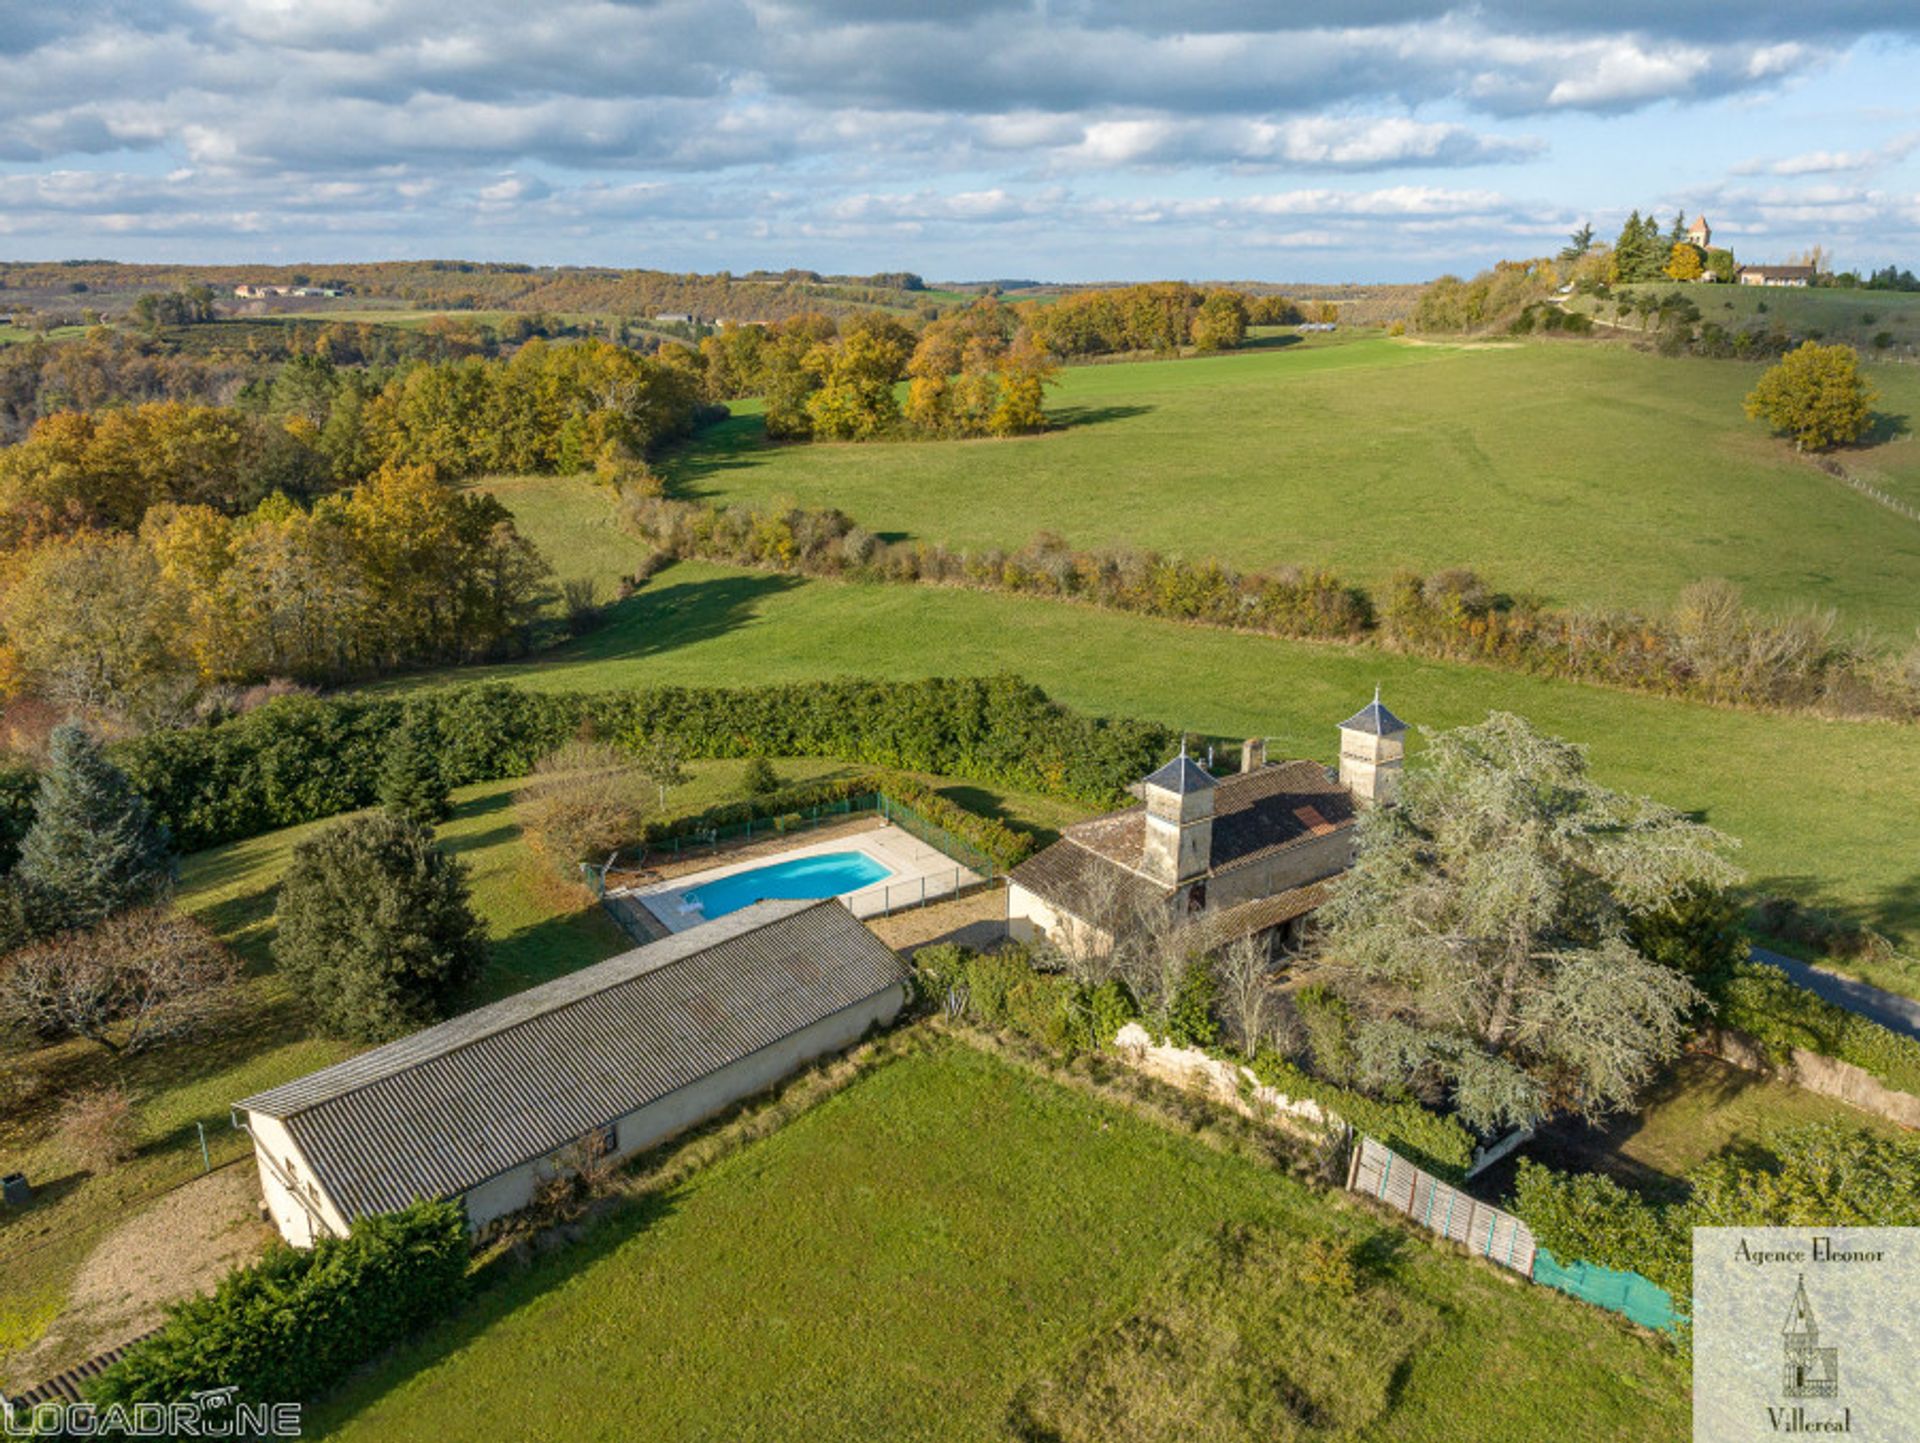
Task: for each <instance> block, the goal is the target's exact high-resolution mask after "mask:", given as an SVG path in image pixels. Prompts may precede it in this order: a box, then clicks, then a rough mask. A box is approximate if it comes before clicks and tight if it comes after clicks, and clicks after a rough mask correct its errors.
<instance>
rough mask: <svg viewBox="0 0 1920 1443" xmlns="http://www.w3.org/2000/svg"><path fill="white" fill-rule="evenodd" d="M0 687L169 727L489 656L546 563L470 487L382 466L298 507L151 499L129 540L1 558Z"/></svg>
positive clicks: (91, 536)
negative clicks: (220, 696) (308, 686)
mask: <svg viewBox="0 0 1920 1443" xmlns="http://www.w3.org/2000/svg"><path fill="white" fill-rule="evenodd" d="M8 570H9V573H10V575H9V577H8V580H7V584H6V586H5V590H4V591H0V637H4V640H3V641H0V677H4V678H5V680H6V681H7V683H8V685H9V686H10V687H11V688H12V689H13V690H16V691H20V690H25V691H30V692H32V693H34V694H36V695H39V696H42V697H44V698H46V699H48V700H50V701H53V702H55V703H57V704H59V705H61V706H63V707H66V708H69V709H71V710H73V711H76V712H79V713H81V714H85V715H93V716H105V717H113V718H116V719H119V720H122V721H126V722H132V723H135V724H137V725H147V726H151V725H164V724H169V723H177V722H178V721H180V720H182V719H183V718H184V717H186V716H187V715H190V714H191V712H192V709H193V708H194V706H195V705H196V704H197V703H198V701H199V700H200V698H201V697H202V696H203V695H204V694H205V692H206V691H207V689H208V688H209V687H214V686H219V685H223V684H238V683H246V682H253V681H259V680H263V679H267V678H275V677H282V678H293V679H295V680H300V681H309V682H338V681H343V680H347V679H350V678H354V677H361V676H369V675H375V674H378V673H380V672H383V671H387V670H390V669H393V668H395V667H400V666H407V665H414V664H421V663H428V662H445V661H469V660H474V659H477V658H481V657H486V656H493V655H497V654H500V653H501V652H503V651H504V650H507V649H510V648H511V647H512V646H514V645H515V644H516V643H517V642H518V641H519V640H520V639H522V638H523V637H524V636H525V635H526V630H527V628H528V627H529V625H530V624H531V623H532V621H533V620H534V618H535V616H536V614H537V613H538V611H539V610H540V607H541V606H542V604H543V603H544V601H545V600H546V598H547V596H548V579H549V576H550V568H549V567H548V565H547V563H546V561H545V559H544V558H543V557H542V556H541V555H540V553H539V552H538V551H537V550H536V549H535V547H534V546H533V544H532V543H531V542H530V541H528V540H527V539H526V538H525V537H523V536H521V535H520V534H519V532H518V531H517V530H516V529H515V528H514V525H513V519H512V516H511V514H510V513H509V512H508V511H507V509H506V508H505V507H504V506H503V505H501V503H500V502H499V501H498V500H497V499H496V498H494V497H493V496H490V495H488V494H486V493H484V492H463V491H455V490H452V489H450V488H448V487H446V486H444V485H442V484H440V483H439V482H438V481H437V480H436V479H434V476H433V474H432V473H431V471H429V470H428V469H427V468H425V467H420V466H388V467H385V468H383V469H382V470H380V471H379V472H378V473H376V474H375V475H374V476H372V477H371V478H369V479H368V480H367V481H365V482H362V483H361V484H360V485H358V486H356V487H354V488H352V489H351V490H349V491H344V492H333V493H329V494H328V495H325V496H322V497H321V498H320V499H319V500H318V501H316V502H315V503H314V504H313V505H312V506H311V507H305V506H302V505H300V504H299V503H298V502H296V501H293V500H291V499H289V498H288V497H287V496H285V495H284V494H276V495H274V496H271V497H269V498H268V499H267V500H266V501H263V502H262V503H260V505H258V506H257V507H255V508H254V509H253V510H251V511H249V512H246V513H244V514H242V515H238V516H235V515H230V514H228V513H227V512H225V511H222V510H220V509H218V508H216V507H213V506H210V505H205V504H190V505H180V504H174V503H163V504H161V505H158V506H155V507H153V508H151V509H149V510H148V511H147V512H146V513H145V515H144V516H143V517H142V518H141V522H140V525H139V528H138V530H137V531H127V530H105V529H96V528H85V529H78V530H75V531H73V532H71V533H68V534H65V535H57V536H52V537H49V538H47V539H45V540H43V541H42V542H41V543H40V544H38V545H36V546H33V547H31V548H29V549H26V550H24V551H21V552H17V553H16V554H15V555H14V556H13V557H12V558H11V563H10V565H9V568H8Z"/></svg>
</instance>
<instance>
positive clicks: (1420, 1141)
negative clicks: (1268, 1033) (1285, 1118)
mask: <svg viewBox="0 0 1920 1443" xmlns="http://www.w3.org/2000/svg"><path fill="white" fill-rule="evenodd" d="M1245 1065H1246V1067H1247V1068H1248V1070H1249V1071H1251V1072H1252V1073H1253V1075H1254V1076H1255V1077H1256V1078H1258V1079H1259V1080H1260V1082H1261V1084H1262V1085H1263V1086H1266V1087H1271V1088H1273V1089H1274V1090H1275V1091H1276V1092H1279V1093H1283V1094H1284V1095H1286V1096H1287V1097H1298V1098H1308V1099H1311V1100H1312V1101H1314V1102H1317V1103H1319V1104H1321V1105H1322V1106H1323V1107H1326V1108H1329V1109H1330V1110H1332V1111H1333V1112H1335V1113H1338V1114H1339V1116H1340V1118H1341V1120H1342V1121H1343V1122H1346V1123H1348V1124H1350V1125H1351V1126H1352V1127H1353V1128H1354V1129H1355V1130H1356V1131H1358V1132H1363V1133H1365V1134H1366V1135H1367V1136H1369V1137H1372V1138H1377V1139H1378V1140H1379V1141H1381V1142H1384V1143H1385V1144H1386V1145H1387V1146H1388V1147H1390V1148H1392V1149H1393V1150H1394V1151H1395V1152H1397V1153H1399V1154H1400V1155H1401V1156H1402V1157H1404V1158H1406V1159H1408V1160H1409V1161H1410V1162H1415V1163H1418V1164H1419V1165H1420V1166H1421V1167H1424V1168H1425V1169H1426V1170H1427V1171H1428V1172H1431V1173H1433V1174H1434V1175H1436V1176H1438V1177H1444V1178H1447V1179H1449V1180H1451V1181H1455V1182H1458V1181H1459V1180H1461V1179H1462V1178H1464V1177H1465V1176H1466V1174H1467V1169H1468V1168H1469V1167H1470V1166H1472V1164H1473V1134H1472V1133H1471V1132H1469V1131H1468V1130H1467V1129H1466V1127H1465V1126H1464V1125H1463V1124H1462V1123H1461V1122H1460V1121H1459V1120H1458V1119H1457V1118H1452V1117H1443V1116H1441V1115H1440V1114H1439V1113H1437V1112H1432V1111H1430V1110H1428V1109H1427V1108H1424V1107H1422V1106H1421V1105H1420V1104H1419V1103H1417V1102H1413V1101H1399V1102H1389V1101H1384V1100H1382V1099H1380V1098H1376V1097H1368V1096H1367V1095H1366V1094H1365V1093H1363V1092H1357V1091H1355V1090H1354V1089H1353V1088H1351V1087H1340V1086H1338V1085H1336V1084H1334V1083H1331V1082H1324V1081H1322V1080H1321V1079H1319V1078H1317V1077H1314V1076H1312V1075H1311V1074H1310V1073H1307V1072H1303V1071H1302V1070H1301V1069H1300V1068H1298V1067H1295V1066H1294V1065H1293V1064H1292V1063H1291V1062H1288V1061H1287V1060H1286V1059H1285V1058H1284V1057H1282V1056H1280V1054H1278V1053H1277V1052H1273V1051H1270V1050H1268V1049H1266V1048H1262V1049H1261V1050H1260V1051H1259V1052H1258V1053H1257V1054H1256V1055H1255V1056H1254V1058H1253V1060H1252V1061H1251V1062H1248V1063H1246V1064H1245Z"/></svg>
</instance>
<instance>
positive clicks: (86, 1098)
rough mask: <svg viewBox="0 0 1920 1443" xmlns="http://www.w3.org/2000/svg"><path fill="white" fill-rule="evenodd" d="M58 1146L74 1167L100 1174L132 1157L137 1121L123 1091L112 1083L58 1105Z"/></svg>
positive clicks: (138, 1132) (136, 1135)
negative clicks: (59, 1106) (63, 1150)
mask: <svg viewBox="0 0 1920 1443" xmlns="http://www.w3.org/2000/svg"><path fill="white" fill-rule="evenodd" d="M57 1126H58V1127H59V1129H60V1142H61V1146H62V1147H63V1148H64V1149H65V1151H66V1154H67V1156H68V1157H69V1158H70V1159H71V1160H72V1162H73V1165H74V1166H75V1167H81V1168H85V1169H86V1170H87V1171H88V1172H94V1173H102V1172H106V1171H107V1170H108V1169H109V1168H113V1167H118V1166H119V1165H120V1164H121V1163H123V1162H125V1161H126V1160H127V1159H128V1158H130V1157H132V1156H133V1154H134V1152H135V1151H136V1150H137V1149H138V1147H139V1143H140V1124H139V1120H138V1119H137V1118H136V1117H135V1116H134V1115H133V1103H132V1102H131V1101H129V1100H128V1098H127V1094H126V1092H125V1091H124V1090H123V1089H121V1088H119V1087H114V1086H108V1087H96V1088H93V1089H92V1090H90V1091H87V1092H80V1093H75V1094H74V1095H73V1096H72V1097H70V1098H68V1099H67V1100H66V1102H65V1103H63V1104H62V1105H61V1108H60V1117H59V1121H58V1124H57Z"/></svg>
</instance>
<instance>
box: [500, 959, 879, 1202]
mask: <svg viewBox="0 0 1920 1443" xmlns="http://www.w3.org/2000/svg"><path fill="white" fill-rule="evenodd" d="M905 1000H906V989H905V986H904V984H898V983H896V984H894V985H893V986H890V987H887V988H885V989H884V990H882V991H880V992H877V993H875V994H874V995H873V996H872V997H869V998H868V999H867V1000H866V1001H864V1002H860V1003H856V1004H855V1005H854V1006H852V1007H849V1008H846V1009H844V1010H843V1011H840V1012H836V1013H833V1014H832V1015H831V1016H828V1017H823V1018H821V1019H820V1020H819V1021H817V1022H814V1023H811V1024H809V1025H808V1026H806V1027H804V1028H802V1029H801V1030H800V1031H798V1032H795V1033H793V1034H792V1035H790V1036H788V1037H784V1038H782V1039H781V1040H780V1041H778V1042H776V1043H773V1044H772V1045H771V1046H768V1047H763V1048H761V1049H760V1050H759V1051H758V1052H754V1053H750V1054H749V1055H748V1056H746V1057H743V1058H740V1059H739V1060H738V1061H735V1062H732V1063H729V1064H728V1065H727V1066H725V1067H723V1068H721V1069H720V1070H719V1071H717V1072H710V1073H708V1074H707V1075H706V1076H705V1077H702V1078H700V1079H699V1080H698V1081H695V1082H691V1083H689V1084H687V1086H685V1087H682V1088H680V1089H679V1090H678V1091H675V1092H670V1093H668V1094H667V1095H666V1096H665V1097H662V1098H659V1099H657V1100H655V1101H653V1102H651V1103H649V1104H648V1105H647V1106H645V1107H643V1108H640V1109H638V1110H637V1111H634V1112H629V1113H627V1114H626V1115H625V1116H623V1117H621V1118H620V1119H619V1120H618V1123H617V1124H616V1131H617V1138H616V1150H615V1153H614V1156H615V1157H616V1158H624V1157H628V1156H630V1155H632V1154H633V1153H636V1152H641V1151H644V1150H645V1149H647V1148H649V1147H652V1146H654V1145H655V1144H656V1143H659V1142H662V1141H664V1140H666V1139H667V1138H670V1137H672V1136H673V1135H674V1134H675V1133H679V1132H684V1131H685V1130H686V1129H687V1128H689V1127H692V1126H693V1125H694V1124H696V1123H699V1122H703V1121H705V1120H706V1119H707V1118H709V1117H712V1116H713V1115H714V1114H715V1113H717V1112H720V1111H723V1110H724V1109H726V1108H728V1107H730V1106H732V1105H733V1104H734V1103H736V1102H738V1101H740V1100H741V1099H742V1098H744V1097H751V1096H752V1095H753V1094H754V1093H756V1092H762V1091H764V1090H766V1089H767V1088H769V1087H771V1086H773V1085H774V1084H775V1083H777V1082H779V1081H780V1080H781V1079H782V1078H785V1077H787V1076H789V1075H790V1074H792V1073H794V1072H796V1071H798V1070H799V1069H800V1068H801V1067H802V1066H804V1065H805V1064H806V1063H808V1062H811V1061H812V1060H813V1059H814V1058H816V1057H820V1056H823V1055H825V1054H826V1053H829V1052H837V1051H839V1050H841V1049H842V1048H845V1047H848V1046H851V1045H852V1044H853V1043H854V1042H857V1041H858V1040H859V1039H860V1036H861V1034H862V1033H864V1032H865V1031H866V1030H867V1028H869V1027H870V1026H872V1025H873V1024H875V1023H886V1022H890V1021H892V1020H893V1018H894V1016H895V1014H897V1013H898V1012H899V1011H900V1008H901V1005H902V1004H903V1003H904V1002H905ZM553 1171H554V1166H553V1164H552V1162H551V1161H550V1160H549V1159H548V1158H545V1157H541V1158H536V1159H533V1160H532V1161H529V1162H526V1163H523V1164H522V1165H521V1166H519V1167H517V1168H514V1169H512V1170H511V1171H509V1172H504V1173H501V1174H499V1175H498V1176H496V1177H492V1178H489V1179H488V1180H487V1181H485V1182H483V1183H480V1184H478V1185H476V1186H475V1187H472V1188H470V1189H468V1191H467V1194H466V1207H467V1222H468V1224H469V1225H470V1226H471V1227H473V1228H475V1229H478V1228H482V1227H485V1226H486V1225H487V1224H488V1223H490V1222H493V1221H495V1220H496V1219H499V1218H502V1217H504V1216H506V1215H507V1214H508V1213H511V1212H516V1211H518V1210H519V1209H521V1208H523V1207H525V1206H527V1204H528V1203H530V1202H532V1201H533V1194H534V1190H535V1188H537V1187H538V1186H539V1183H540V1179H541V1178H542V1177H543V1176H550V1175H551V1174H552V1173H553Z"/></svg>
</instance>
